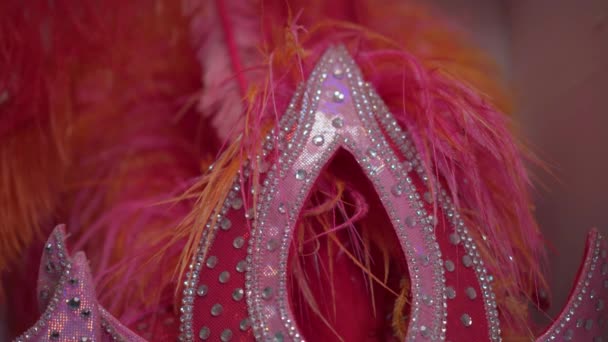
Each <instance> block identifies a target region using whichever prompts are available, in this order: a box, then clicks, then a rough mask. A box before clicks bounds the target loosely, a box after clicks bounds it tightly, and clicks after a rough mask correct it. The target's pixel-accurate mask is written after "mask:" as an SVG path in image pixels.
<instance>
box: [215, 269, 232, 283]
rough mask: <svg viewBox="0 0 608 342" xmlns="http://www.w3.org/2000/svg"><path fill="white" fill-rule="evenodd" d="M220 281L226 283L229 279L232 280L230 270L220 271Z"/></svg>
mask: <svg viewBox="0 0 608 342" xmlns="http://www.w3.org/2000/svg"><path fill="white" fill-rule="evenodd" d="M218 279H219V281H220V283H222V284H226V283H227V282H228V280H230V272H228V271H224V272H222V273H220V276H219V277H218Z"/></svg>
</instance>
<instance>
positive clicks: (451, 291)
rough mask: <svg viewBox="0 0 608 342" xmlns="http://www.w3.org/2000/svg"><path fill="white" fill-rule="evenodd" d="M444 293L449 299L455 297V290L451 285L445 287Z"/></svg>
mask: <svg viewBox="0 0 608 342" xmlns="http://www.w3.org/2000/svg"><path fill="white" fill-rule="evenodd" d="M445 294H446V296H447V297H448V298H449V299H454V298H456V290H454V288H453V287H451V286H448V287H446V288H445Z"/></svg>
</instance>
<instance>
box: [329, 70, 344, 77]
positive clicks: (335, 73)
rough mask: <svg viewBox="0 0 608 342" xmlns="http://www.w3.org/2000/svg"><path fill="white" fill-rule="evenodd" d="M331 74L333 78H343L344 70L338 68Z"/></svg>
mask: <svg viewBox="0 0 608 342" xmlns="http://www.w3.org/2000/svg"><path fill="white" fill-rule="evenodd" d="M332 74H333V75H334V77H335V78H337V79H341V78H342V77H344V70H343V69H342V68H340V67H336V68H335V69H334V71H333V73H332Z"/></svg>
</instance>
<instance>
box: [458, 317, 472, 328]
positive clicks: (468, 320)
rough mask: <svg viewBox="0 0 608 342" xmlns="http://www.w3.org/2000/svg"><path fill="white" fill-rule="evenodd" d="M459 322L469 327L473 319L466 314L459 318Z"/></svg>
mask: <svg viewBox="0 0 608 342" xmlns="http://www.w3.org/2000/svg"><path fill="white" fill-rule="evenodd" d="M460 321H461V322H462V324H463V325H464V326H465V327H470V326H471V325H472V324H473V319H472V318H471V316H469V315H468V314H464V315H462V316H460Z"/></svg>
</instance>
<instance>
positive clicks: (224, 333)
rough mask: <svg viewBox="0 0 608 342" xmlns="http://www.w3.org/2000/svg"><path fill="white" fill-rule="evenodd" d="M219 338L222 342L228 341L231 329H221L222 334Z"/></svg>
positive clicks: (230, 337) (230, 338) (230, 336)
mask: <svg viewBox="0 0 608 342" xmlns="http://www.w3.org/2000/svg"><path fill="white" fill-rule="evenodd" d="M220 340H222V342H228V341H230V340H232V330H230V329H226V330H224V331H222V334H221V335H220Z"/></svg>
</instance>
